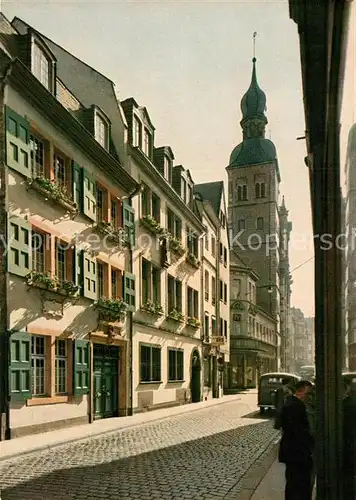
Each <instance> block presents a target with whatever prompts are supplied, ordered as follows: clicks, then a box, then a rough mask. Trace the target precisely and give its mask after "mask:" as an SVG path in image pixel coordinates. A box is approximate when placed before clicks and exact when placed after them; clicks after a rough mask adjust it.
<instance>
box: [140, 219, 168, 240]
mask: <svg viewBox="0 0 356 500" xmlns="http://www.w3.org/2000/svg"><path fill="white" fill-rule="evenodd" d="M141 224H142V225H143V226H144V227H145V228H146V229H148V230H149V231H150V232H151V233H152V234H155V235H157V236H164V235H165V230H164V229H163V227H161V226H160V224H159V222H157V221H156V219H154V218H153V217H152V216H151V215H144V216H143V217H142V218H141Z"/></svg>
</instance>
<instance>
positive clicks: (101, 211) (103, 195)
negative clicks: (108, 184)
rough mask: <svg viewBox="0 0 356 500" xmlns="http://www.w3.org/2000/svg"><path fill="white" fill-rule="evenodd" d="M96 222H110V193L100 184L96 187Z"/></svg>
mask: <svg viewBox="0 0 356 500" xmlns="http://www.w3.org/2000/svg"><path fill="white" fill-rule="evenodd" d="M96 220H97V222H99V223H100V222H103V221H107V220H108V192H107V190H106V189H104V188H102V187H101V186H99V185H98V184H97V185H96Z"/></svg>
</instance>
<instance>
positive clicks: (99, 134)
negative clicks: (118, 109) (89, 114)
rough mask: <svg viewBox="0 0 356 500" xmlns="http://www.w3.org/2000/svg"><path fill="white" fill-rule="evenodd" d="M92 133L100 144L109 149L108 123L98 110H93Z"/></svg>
mask: <svg viewBox="0 0 356 500" xmlns="http://www.w3.org/2000/svg"><path fill="white" fill-rule="evenodd" d="M94 135H95V140H96V141H97V142H98V143H99V144H100V146H102V147H103V148H104V149H109V123H108V121H107V119H106V118H105V117H104V116H103V115H102V114H101V113H99V111H98V110H95V115H94Z"/></svg>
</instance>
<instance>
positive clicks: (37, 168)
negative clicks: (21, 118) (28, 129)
mask: <svg viewBox="0 0 356 500" xmlns="http://www.w3.org/2000/svg"><path fill="white" fill-rule="evenodd" d="M30 142H31V163H32V175H33V176H34V177H45V175H46V173H47V172H46V170H47V168H46V161H47V155H48V153H49V151H48V146H47V143H45V141H44V140H42V139H41V138H40V137H38V136H36V135H33V134H32V135H31V138H30Z"/></svg>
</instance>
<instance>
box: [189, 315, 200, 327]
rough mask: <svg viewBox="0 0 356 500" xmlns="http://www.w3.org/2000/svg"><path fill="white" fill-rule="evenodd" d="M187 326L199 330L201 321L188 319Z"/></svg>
mask: <svg viewBox="0 0 356 500" xmlns="http://www.w3.org/2000/svg"><path fill="white" fill-rule="evenodd" d="M187 326H190V327H191V328H199V327H200V321H199V320H198V319H197V318H191V317H190V318H187Z"/></svg>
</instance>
